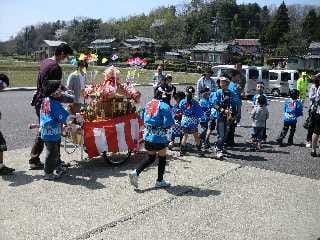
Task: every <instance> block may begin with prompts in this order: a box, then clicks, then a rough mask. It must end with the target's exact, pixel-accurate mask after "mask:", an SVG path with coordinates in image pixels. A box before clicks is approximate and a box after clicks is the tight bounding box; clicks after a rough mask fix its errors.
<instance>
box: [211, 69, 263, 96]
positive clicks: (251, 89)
mask: <svg viewBox="0 0 320 240" xmlns="http://www.w3.org/2000/svg"><path fill="white" fill-rule="evenodd" d="M233 70H235V66H234V65H217V66H214V67H213V68H212V71H213V79H214V80H217V79H218V78H219V77H220V76H222V75H227V76H228V75H229V76H231V73H232V71H233ZM241 74H242V75H243V76H244V77H245V78H246V85H245V89H244V94H245V96H253V95H255V93H256V85H257V80H258V79H259V71H258V69H257V67H252V66H246V65H243V66H242V70H241Z"/></svg>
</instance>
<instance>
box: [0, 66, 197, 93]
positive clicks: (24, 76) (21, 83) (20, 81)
mask: <svg viewBox="0 0 320 240" xmlns="http://www.w3.org/2000/svg"><path fill="white" fill-rule="evenodd" d="M61 66H62V69H63V81H64V82H66V80H67V78H68V75H69V74H70V73H71V72H73V71H74V70H75V67H74V66H72V65H69V64H66V65H63V64H62V65H61ZM104 70H105V67H101V66H89V70H88V77H89V81H91V80H92V79H93V76H94V71H95V72H96V73H97V74H96V79H95V81H97V82H99V81H101V80H102V79H103V77H104V76H103V74H102V73H103V71H104ZM128 70H129V68H120V72H121V79H123V80H124V79H125V78H126V76H127V73H128ZM154 72H155V71H152V70H146V69H141V70H138V71H137V72H136V75H135V79H136V80H135V82H136V83H140V84H144V83H151V82H152V77H153V74H154ZM0 73H5V74H7V75H8V77H9V78H10V85H11V87H32V86H36V79H37V74H38V64H37V63H27V62H14V61H0ZM166 73H170V74H171V75H172V76H173V82H177V83H186V84H195V83H196V81H197V80H198V79H199V77H200V75H199V74H197V73H182V72H166Z"/></svg>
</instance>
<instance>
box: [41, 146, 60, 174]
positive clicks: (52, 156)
mask: <svg viewBox="0 0 320 240" xmlns="http://www.w3.org/2000/svg"><path fill="white" fill-rule="evenodd" d="M44 144H45V145H46V149H47V154H46V159H45V162H44V172H45V173H46V174H49V173H53V171H54V169H55V168H56V167H57V164H58V162H59V157H60V156H59V155H60V154H59V152H60V151H59V149H60V142H44Z"/></svg>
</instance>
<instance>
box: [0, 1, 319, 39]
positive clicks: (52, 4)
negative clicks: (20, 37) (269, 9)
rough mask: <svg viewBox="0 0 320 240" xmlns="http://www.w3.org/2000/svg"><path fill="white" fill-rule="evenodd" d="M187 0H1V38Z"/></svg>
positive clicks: (289, 2)
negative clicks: (61, 22)
mask: <svg viewBox="0 0 320 240" xmlns="http://www.w3.org/2000/svg"><path fill="white" fill-rule="evenodd" d="M184 1H185V0H77V1H75V0H54V1H52V0H50V1H45V0H0V6H1V14H0V41H4V40H7V39H9V37H10V36H12V35H15V34H16V33H17V32H18V31H20V30H21V29H22V28H23V27H24V26H26V25H31V24H37V23H39V22H47V21H56V20H58V19H61V20H71V19H73V17H75V16H85V17H93V18H102V19H103V20H108V19H110V18H120V17H123V16H128V15H134V14H140V13H148V12H149V11H150V10H151V9H153V8H156V7H158V6H168V5H176V4H179V3H183V2H184ZM237 1H238V3H248V2H258V3H259V4H261V5H270V4H280V3H281V2H282V0H255V1H253V0H237ZM285 2H286V3H287V4H291V3H292V4H293V3H300V4H310V3H312V4H314V3H316V4H318V5H320V0H285Z"/></svg>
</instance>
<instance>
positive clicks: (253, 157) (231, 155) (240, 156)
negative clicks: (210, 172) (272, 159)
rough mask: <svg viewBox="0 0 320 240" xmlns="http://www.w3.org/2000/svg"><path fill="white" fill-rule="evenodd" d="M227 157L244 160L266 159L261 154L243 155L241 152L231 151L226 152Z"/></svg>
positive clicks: (256, 160)
mask: <svg viewBox="0 0 320 240" xmlns="http://www.w3.org/2000/svg"><path fill="white" fill-rule="evenodd" d="M227 158H233V159H238V160H244V161H255V162H258V161H259V162H264V161H268V160H267V159H265V158H264V157H262V156H256V155H249V156H245V155H241V154H234V153H231V152H228V154H227Z"/></svg>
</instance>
